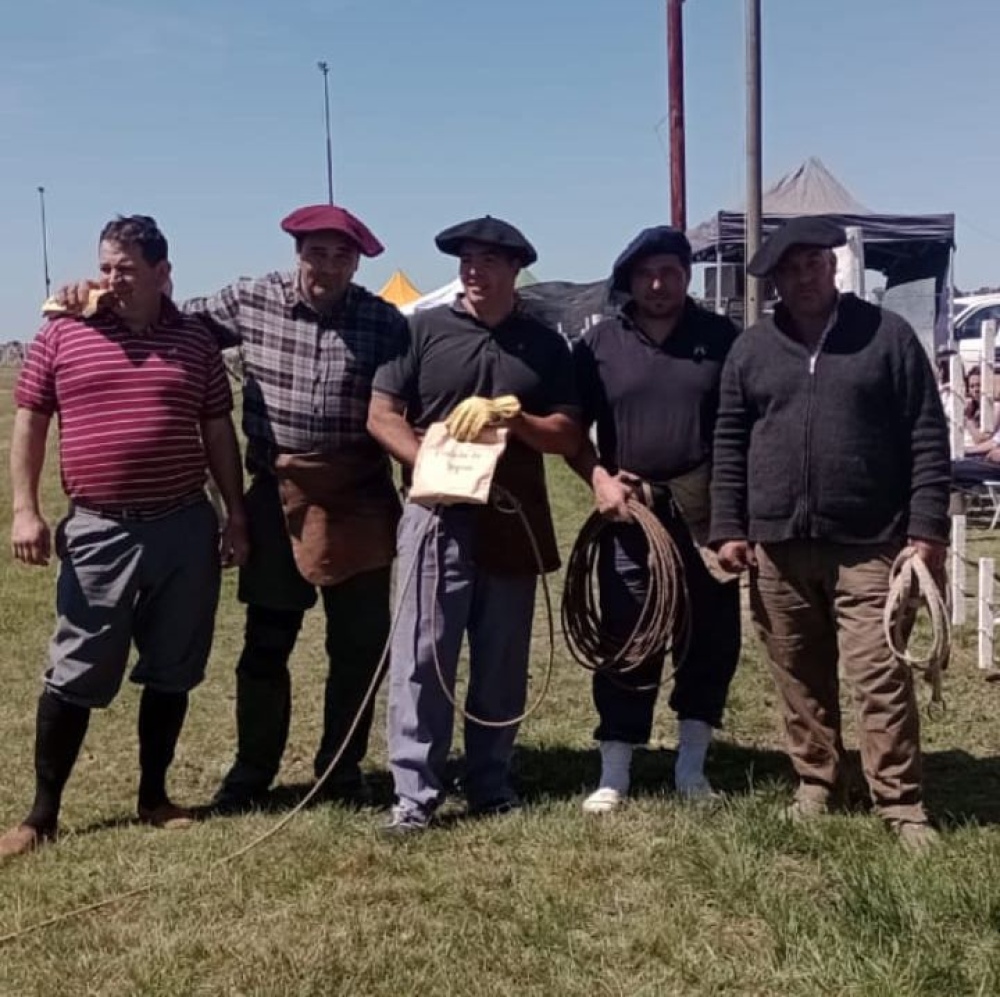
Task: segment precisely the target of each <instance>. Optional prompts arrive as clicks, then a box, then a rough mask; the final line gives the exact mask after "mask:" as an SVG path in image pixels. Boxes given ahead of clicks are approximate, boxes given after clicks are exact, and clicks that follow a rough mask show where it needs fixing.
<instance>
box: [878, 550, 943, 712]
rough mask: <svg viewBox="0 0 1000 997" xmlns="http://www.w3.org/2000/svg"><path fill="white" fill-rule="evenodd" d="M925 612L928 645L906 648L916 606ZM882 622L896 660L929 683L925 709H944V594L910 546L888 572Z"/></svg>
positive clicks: (918, 610) (921, 559) (914, 618)
mask: <svg viewBox="0 0 1000 997" xmlns="http://www.w3.org/2000/svg"><path fill="white" fill-rule="evenodd" d="M921 608H923V609H925V610H926V612H927V617H928V622H929V624H930V631H931V637H930V645H929V647H928V649H927V651H926V652H925V653H924V654H921V655H918V654H913V653H911V652H910V650H909V647H908V644H909V640H910V634H911V632H912V629H913V624H914V622H915V620H916V618H917V614H918V613H919V612H920V609H921ZM882 626H883V629H884V631H885V639H886V642H887V643H888V645H889V648H890V650H891V651H892V653H893V654H894V655H895V656H896V658H897V659H898V660H899V661H903V662H905V663H906V664H907V665H909V666H910V667H911V668H912V669H913V670H914V671H916V672H919V673H920V674H921V675H922V676H923V677H924V679H925V680H926V681H927V682H928V683H929V684H930V687H931V702H930V706H929V707H928V712H929V713H930V714H931V715H933V713H934V711H935V709H938V710H943V709H944V695H943V692H942V675H943V673H944V671H945V669H946V668H947V667H948V660H949V658H950V656H951V621H950V619H949V616H948V607H947V604H946V603H945V598H944V595H943V594H942V593H941V589H940V587H939V586H938V584H937V582H936V581H935V580H934V576H933V575H932V574H931V571H930V568H928V567H927V565H926V564H925V563H924V560H923V558H922V557H920V555H919V554H918V553H917V552H916V550H915V549H914V548H913V547H906V548H904V550H903V551H902V552H901V553H900V554H899V556H898V557H897V558H896V560H895V561H894V562H893V564H892V568H891V570H890V572H889V595H888V598H887V599H886V602H885V609H884V611H883V615H882Z"/></svg>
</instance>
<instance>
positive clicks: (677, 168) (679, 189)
mask: <svg viewBox="0 0 1000 997" xmlns="http://www.w3.org/2000/svg"><path fill="white" fill-rule="evenodd" d="M683 4H684V0H667V91H668V100H669V108H670V223H671V224H672V225H673V226H674V228H679V229H680V230H681V231H682V232H684V231H685V230H686V229H687V170H686V164H685V153H684V17H683V13H682V7H683Z"/></svg>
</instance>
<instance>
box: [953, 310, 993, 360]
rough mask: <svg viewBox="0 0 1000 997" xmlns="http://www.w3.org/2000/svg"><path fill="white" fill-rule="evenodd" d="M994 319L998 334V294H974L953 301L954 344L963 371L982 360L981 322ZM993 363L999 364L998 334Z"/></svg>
mask: <svg viewBox="0 0 1000 997" xmlns="http://www.w3.org/2000/svg"><path fill="white" fill-rule="evenodd" d="M987 319H994V320H995V321H996V323H997V327H998V333H1000V294H974V295H971V296H969V297H966V298H956V299H955V343H956V345H957V346H958V353H959V356H961V358H962V363H963V364H964V365H965V369H966V370H968V369H969V368H970V367H974V366H976V365H977V364H979V363H981V362H982V358H983V346H982V342H983V329H982V326H983V322H985V321H986V320H987ZM993 359H994V363H995V364H1000V334H998V335H997V347H996V349H995V351H994V358H993Z"/></svg>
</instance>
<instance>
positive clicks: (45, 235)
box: [38, 187, 52, 298]
mask: <svg viewBox="0 0 1000 997" xmlns="http://www.w3.org/2000/svg"><path fill="white" fill-rule="evenodd" d="M38 205H39V208H40V209H41V215H42V272H43V274H44V275H45V297H46V298H48V296H49V293H50V292H51V290H52V281H51V280H50V279H49V230H48V225H47V224H46V221H45V188H44V187H39V188H38Z"/></svg>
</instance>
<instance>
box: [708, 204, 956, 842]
mask: <svg viewBox="0 0 1000 997" xmlns="http://www.w3.org/2000/svg"><path fill="white" fill-rule="evenodd" d="M845 241H846V240H845V233H844V231H843V229H842V228H840V227H839V226H838V225H836V224H834V223H833V222H832V221H830V220H828V219H825V218H795V219H792V220H791V221H789V222H788V223H786V224H785V226H784V227H783V228H781V229H779V230H778V231H777V232H776V233H774V235H772V236H771V237H770V238H769V239H768V240H767V242H766V243H765V244H764V246H763V247H762V248H761V250H760V252H759V253H758V254H757V255H756V256H755V257H754V258H753V259H752V260H751V262H750V265H749V267H748V269H749V271H750V273H752V274H754V275H756V276H759V277H770V278H771V279H772V280H773V281H774V284H775V287H776V288H777V291H778V294H779V296H780V298H781V301H780V303H779V304H778V306H777V307H776V308H775V311H774V316H773V317H771V318H766V319H764V320H763V321H761V322H758V323H757V324H756V325H755V326H754V327H753V328H752V329H750V330H748V331H747V332H746V333H744V334H743V335H742V336H741V337H740V338H739V340H738V341H737V343H736V345H735V346H734V347H733V350H732V352H731V353H730V355H729V359H728V361H727V362H726V365H725V368H724V370H723V374H722V396H721V403H720V408H719V417H718V422H717V425H716V432H715V460H714V477H713V482H712V528H711V537H712V541H713V543H714V544H715V545H716V546H717V547H718V551H719V560H720V562H721V563H722V564H723V565H724V566H725V567H727V568H728V569H729V570H732V571H743V570H745V569H748V568H749V569H750V582H751V588H750V594H751V609H752V612H753V617H754V621H755V624H756V627H757V630H758V632H759V634H760V636H761V638H762V640H763V642H764V644H765V646H766V648H767V652H768V656H769V657H770V660H771V667H772V672H773V674H774V678H775V683H776V685H777V689H778V694H779V697H780V700H781V704H782V711H783V714H784V722H785V731H786V735H787V742H788V751H789V754H790V755H791V760H792V764H793V765H794V767H795V771H796V774H797V776H798V779H799V787H798V791H797V793H796V796H795V801H794V803H793V804H792V807H791V808H790V816H792V817H793V818H795V819H803V818H812V817H817V816H820V815H822V814H824V813H826V812H827V810H828V808H829V806H830V803H831V800H832V798H833V796H834V793H835V790H836V789H837V786H838V781H839V778H840V776H841V765H842V757H843V743H842V740H841V732H840V700H839V689H838V672H843V674H844V676H845V677H846V678H847V680H848V682H849V683H850V684H851V685H852V686H853V693H854V700H855V703H856V704H857V710H858V735H859V739H860V746H861V759H862V765H863V767H864V773H865V778H866V780H867V782H868V787H869V791H870V793H871V797H872V802H873V804H874V806H875V810H876V811H877V812H878V813H879V815H880V816H881V817H882V818H883V819H884V820H885V821H886V822H887V823H888V825H889V826H890V827H891V828H892V829H893V830H894V831H895V832H896V833H897V834H898V835H899V838H900V840H901V841H902V842H903V844H904V845H906V846H908V847H911V848H913V849H915V850H919V849H923V848H925V847H927V846H928V845H929V844H930V843H931V842H932V841H933V840H934V837H935V832H934V831H933V829H932V828H931V827H930V825H929V824H928V822H927V815H926V813H925V811H924V807H923V799H922V778H921V756H920V725H919V718H918V711H917V704H916V699H915V695H914V689H913V679H912V674H911V671H910V669H909V667H908V666H907V665H906V664H904V663H902V662H900V661H898V660H897V659H896V658H895V656H894V655H893V653H892V651H891V650H890V649H889V647H888V645H887V642H886V640H885V637H884V634H883V623H882V616H883V610H884V607H885V603H886V598H887V595H888V588H889V569H890V566H891V565H892V562H893V560H894V558H895V557H896V555H897V554H898V553H899V551H900V550H901V548H902V547H903V546H904V544H906V543H909V544H911V545H912V546H913V547H914V548H915V549H916V551H917V554H918V555H919V556H920V557H922V558H923V559H924V561H925V562H926V563H927V564H928V566H929V567H930V568H931V569H932V571H933V572H935V573H936V574H938V575H939V576H940V575H941V574H942V573H943V568H944V559H945V552H946V549H947V543H948V514H947V512H948V491H949V483H950V467H949V459H948V429H947V424H946V422H945V417H944V412H943V411H942V409H941V402H940V399H939V398H938V393H937V390H936V388H935V384H934V374H933V371H932V370H931V366H930V362H929V361H928V359H927V357H926V355H925V353H924V350H923V348H922V346H921V345H920V342H919V340H918V339H917V337H916V335H915V334H914V332H913V330H912V329H911V328H910V326H909V325H908V324H907V323H906V322H905V321H904V320H903V319H902V318H900V317H899V316H898V315H895V314H893V313H892V312H888V311H884V310H883V309H881V308H877V307H875V306H874V305H870V304H867V303H865V302H864V301H861V300H859V299H858V298H856V297H855V296H854V295H851V294H844V295H838V293H837V288H836V282H835V274H836V259H835V257H834V254H833V251H832V250H833V248H834V247H836V246H840V245H843V244H844V242H845Z"/></svg>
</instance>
